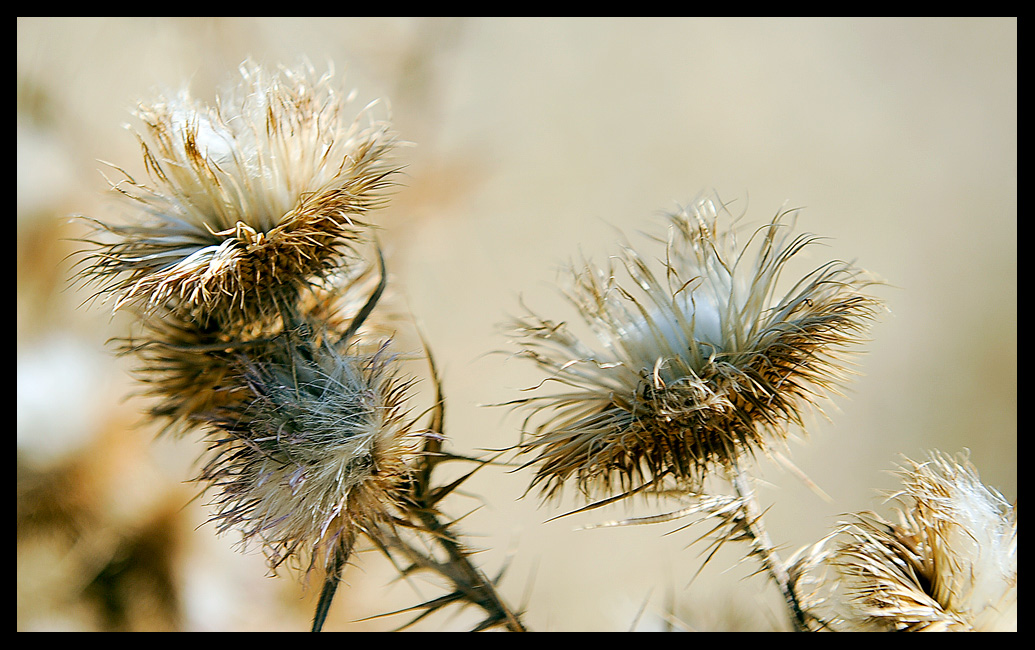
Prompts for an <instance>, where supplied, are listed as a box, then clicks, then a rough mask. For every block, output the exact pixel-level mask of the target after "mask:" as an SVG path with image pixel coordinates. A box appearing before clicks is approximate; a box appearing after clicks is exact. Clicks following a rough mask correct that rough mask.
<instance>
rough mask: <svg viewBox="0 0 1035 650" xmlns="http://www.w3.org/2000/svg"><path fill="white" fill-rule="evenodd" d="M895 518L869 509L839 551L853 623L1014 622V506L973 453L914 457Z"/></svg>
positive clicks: (987, 627) (991, 626) (879, 626)
mask: <svg viewBox="0 0 1035 650" xmlns="http://www.w3.org/2000/svg"><path fill="white" fill-rule="evenodd" d="M900 474H901V476H902V479H903V486H904V487H903V490H902V492H901V493H899V494H898V495H896V498H897V500H898V507H897V512H896V514H897V521H895V522H890V521H887V520H885V519H883V518H882V517H880V516H878V515H876V514H874V513H863V514H859V515H857V517H856V520H855V521H854V522H853V523H849V524H845V525H844V527H843V528H842V531H841V532H842V533H843V538H844V539H842V541H841V542H840V544H839V545H838V547H837V550H836V553H835V555H834V558H833V560H832V563H833V564H834V566H836V567H837V569H838V570H839V572H840V574H841V576H842V581H843V585H842V588H843V590H844V596H843V598H844V602H843V607H842V608H843V610H844V611H843V612H842V615H843V617H844V619H845V622H846V624H847V626H848V628H849V629H876V630H896V631H899V630H907V631H950V630H984V631H992V630H1011V629H1012V630H1016V628H1017V508H1016V506H1014V505H1011V504H1010V503H1009V502H1007V501H1006V499H1004V498H1003V496H1002V495H1001V494H999V493H998V492H996V491H995V490H993V489H991V488H989V487H987V486H985V485H984V484H983V483H982V482H981V479H980V478H979V477H978V474H977V471H976V470H975V469H974V467H973V466H972V465H971V464H970V463H969V462H968V461H967V460H966V458H963V457H961V458H951V457H948V456H945V455H942V454H938V453H933V454H932V455H931V458H930V460H929V461H928V462H925V463H916V462H914V461H907V466H906V467H905V468H904V469H903V470H902V471H901V473H900Z"/></svg>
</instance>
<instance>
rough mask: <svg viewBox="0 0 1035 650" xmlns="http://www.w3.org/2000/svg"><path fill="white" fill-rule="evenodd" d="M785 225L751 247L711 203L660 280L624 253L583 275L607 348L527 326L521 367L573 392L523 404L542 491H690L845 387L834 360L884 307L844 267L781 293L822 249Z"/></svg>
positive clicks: (758, 234) (557, 330) (779, 219)
mask: <svg viewBox="0 0 1035 650" xmlns="http://www.w3.org/2000/svg"><path fill="white" fill-rule="evenodd" d="M790 214H791V213H788V212H781V213H779V214H777V215H776V216H775V217H774V218H773V219H772V221H770V222H769V223H767V224H765V225H763V226H762V227H760V228H758V229H757V230H755V231H754V232H747V233H746V235H747V240H746V241H744V242H741V241H739V240H738V237H739V236H742V235H744V234H745V233H737V231H736V230H735V229H734V227H733V224H732V223H731V221H732V218H731V215H729V213H728V212H727V211H726V208H725V206H724V205H722V204H721V203H719V202H718V201H717V199H713V198H702V199H700V200H698V201H697V202H695V203H694V204H693V205H692V206H691V207H690V208H688V209H685V210H682V211H680V212H678V213H676V214H672V215H670V216H669V229H668V237H667V239H665V240H662V241H659V242H658V243H664V248H663V250H662V251H660V252H663V254H664V258H663V262H662V264H661V266H660V269H658V270H657V271H655V270H653V269H652V267H651V264H649V263H648V261H647V260H646V259H645V258H644V257H642V256H641V255H640V254H639V253H638V252H636V251H635V250H633V249H632V248H631V247H630V246H628V245H626V246H625V247H624V248H623V250H622V251H621V253H620V255H618V256H616V257H615V258H612V262H611V264H610V265H609V266H608V267H606V268H600V267H596V266H592V265H589V264H586V265H585V267H584V268H581V269H573V282H572V287H571V289H570V293H569V298H570V299H571V301H572V302H573V303H574V304H575V306H576V307H577V308H578V313H579V316H580V317H581V318H582V319H583V320H584V321H585V322H586V323H588V324H589V326H590V327H591V328H592V330H593V331H594V333H595V334H596V336H597V338H598V339H599V343H600V345H599V346H597V347H591V346H589V345H587V344H585V343H583V342H582V341H580V340H579V339H578V338H577V337H576V336H575V335H573V334H572V333H571V332H570V331H569V329H568V327H567V326H566V325H565V324H564V323H556V322H552V321H548V320H544V319H541V318H539V317H537V316H534V315H532V316H529V317H527V318H524V319H521V320H519V321H517V323H516V327H515V331H514V332H513V335H514V337H515V339H516V341H517V342H518V344H519V345H520V346H521V352H520V353H519V354H520V355H522V356H524V357H527V358H528V359H531V360H532V361H533V362H534V363H535V364H537V365H538V366H539V367H540V368H542V369H543V370H544V371H546V373H547V375H548V380H550V381H554V382H558V383H560V384H562V385H564V386H566V387H567V388H566V389H565V390H562V391H560V392H555V393H551V394H543V395H537V396H534V397H530V398H527V399H522V400H517V401H516V402H515V403H517V404H521V405H525V406H527V407H529V408H530V409H531V411H532V412H531V415H530V416H529V418H530V420H531V419H535V418H537V417H538V418H539V421H538V425H537V428H536V429H535V432H534V435H533V437H532V438H531V439H530V440H528V441H525V442H523V443H522V444H521V445H520V446H519V449H520V451H521V452H523V453H529V454H535V458H534V459H533V460H532V461H531V462H530V463H529V464H530V465H531V464H534V465H535V466H536V467H537V473H536V476H535V478H534V480H533V483H532V484H533V485H536V484H541V488H542V490H543V492H544V493H545V494H546V495H553V494H555V493H557V491H558V490H559V488H560V487H561V486H562V485H563V484H564V483H565V481H567V480H568V479H570V478H574V479H575V481H576V484H577V487H578V488H579V489H580V490H581V491H582V492H583V493H584V494H586V495H587V496H589V495H590V493H591V492H593V491H596V490H597V489H601V490H602V491H604V492H606V493H613V492H614V490H615V488H618V489H620V490H623V491H626V492H629V491H635V490H639V489H641V488H645V487H648V486H652V485H653V486H655V487H658V488H660V486H661V483H662V481H663V480H665V479H666V477H670V478H671V479H674V480H675V481H676V482H677V483H678V484H680V485H681V486H682V487H683V488H690V489H694V488H696V487H698V486H699V485H700V482H701V481H702V480H703V478H704V476H705V475H706V474H707V472H708V471H709V470H710V468H712V467H715V466H719V467H727V468H728V467H731V466H732V465H734V464H735V463H736V462H737V459H738V458H739V457H740V456H741V455H743V454H745V453H754V452H756V451H760V450H765V449H766V448H767V446H768V445H769V444H770V443H771V442H772V441H773V440H783V439H784V437H785V436H786V435H787V425H788V424H789V423H798V424H800V420H801V416H802V414H803V411H804V410H805V409H806V408H807V407H808V406H810V405H811V404H813V402H814V401H815V398H816V396H817V394H821V393H823V392H824V389H834V388H836V385H837V383H838V382H839V381H841V379H842V378H843V375H844V370H843V360H842V359H841V355H840V353H841V352H843V351H844V349H845V347H846V346H848V345H849V344H852V343H855V342H856V341H857V340H858V337H859V334H860V332H861V331H862V330H863V329H864V327H865V326H866V324H867V322H868V321H869V320H870V319H871V318H872V316H874V314H875V312H876V310H877V309H878V307H879V303H878V302H877V301H876V300H875V299H873V298H872V297H870V296H868V295H866V294H864V293H863V289H864V288H865V287H866V286H867V285H868V284H870V283H869V282H868V281H867V280H866V279H865V278H864V277H863V275H862V273H861V272H860V271H859V270H857V269H855V268H853V267H852V266H851V265H849V264H846V263H843V262H829V263H827V264H824V265H822V266H820V267H819V268H817V269H815V270H814V271H812V272H811V273H809V274H807V275H805V276H804V277H802V278H801V279H800V280H797V281H796V282H795V283H794V284H793V285H792V286H791V287H790V289H789V290H788V291H786V293H779V291H780V288H779V287H778V286H777V285H778V282H777V281H778V279H780V275H781V272H783V271H784V269H785V267H786V265H787V263H788V262H789V261H790V260H791V258H792V257H794V256H795V255H797V254H798V253H800V252H801V250H802V249H803V248H805V247H806V246H808V245H809V244H810V243H811V242H813V241H814V238H813V237H812V236H810V235H794V234H793V233H792V229H791V225H792V224H790V223H788V221H789V219H788V217H789V216H790ZM615 262H617V264H615ZM616 266H617V267H619V268H617V269H616V268H615V267H616ZM619 271H623V272H624V275H625V276H627V277H628V279H629V280H631V283H629V282H626V281H624V280H620V279H619V277H620V276H619ZM545 383H546V382H544V384H545Z"/></svg>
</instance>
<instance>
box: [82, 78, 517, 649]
mask: <svg viewBox="0 0 1035 650" xmlns="http://www.w3.org/2000/svg"><path fill="white" fill-rule="evenodd" d="M241 73H242V79H241V82H240V83H239V84H238V85H236V86H234V87H232V88H230V89H228V90H227V91H226V92H225V93H224V94H222V95H220V97H219V99H218V101H217V102H216V103H215V105H213V106H209V105H206V104H203V103H201V102H198V101H196V100H194V99H192V98H191V97H190V96H189V95H188V94H187V93H181V94H180V95H178V96H176V97H174V98H169V99H160V100H159V101H157V102H156V103H153V104H144V105H141V106H140V107H139V109H138V111H137V115H138V116H139V117H140V119H141V120H142V122H143V124H144V130H143V132H142V133H141V134H140V136H139V137H140V141H141V146H142V149H143V155H144V163H145V166H146V168H147V172H148V174H149V176H150V180H151V183H152V184H151V185H147V184H144V183H139V182H137V181H135V180H134V179H133V178H132V177H130V176H129V174H126V176H127V178H126V180H124V181H122V182H119V183H116V184H114V185H113V188H114V189H115V190H116V191H117V192H118V193H119V195H120V196H122V197H123V198H125V199H126V200H128V202H129V205H130V206H131V207H133V208H134V210H133V211H132V214H131V217H132V221H131V222H129V223H127V224H118V225H116V224H107V223H103V222H100V221H97V220H90V222H91V223H92V224H93V226H94V227H95V229H96V231H97V237H96V238H95V239H93V240H88V241H89V243H91V244H93V245H94V247H95V248H94V251H93V252H92V254H90V255H89V256H88V257H86V258H85V259H86V266H85V267H84V269H83V270H82V272H81V277H82V278H83V279H84V281H85V282H87V283H91V282H92V283H96V284H97V285H99V287H100V289H99V291H98V294H99V295H102V296H105V297H113V298H114V306H113V310H119V309H131V310H133V313H134V314H135V315H136V316H137V317H138V320H139V323H140V326H141V330H142V334H141V335H140V336H139V337H136V338H129V339H124V340H123V342H122V346H121V351H122V353H124V354H133V355H136V357H137V358H138V359H139V360H141V361H142V366H141V367H140V368H139V370H138V371H137V374H138V378H139V379H140V380H141V381H142V384H143V386H144V389H143V392H144V394H146V395H148V396H150V397H152V398H154V402H153V406H152V407H151V410H150V414H151V415H152V416H153V417H154V418H155V419H156V420H162V421H165V422H166V427H165V429H166V430H169V429H173V430H177V431H180V432H186V431H191V430H196V429H201V430H203V431H204V432H205V433H206V436H207V438H206V439H207V443H208V455H207V456H206V458H205V464H204V466H203V469H202V471H201V475H200V476H199V477H198V479H197V480H199V481H200V482H202V483H203V484H205V485H206V486H208V488H209V489H211V490H212V491H213V492H215V494H214V496H213V498H212V503H211V505H212V506H213V507H214V514H213V516H212V521H213V522H214V524H215V527H216V529H217V531H218V532H220V533H223V532H227V531H230V530H235V531H238V532H240V533H241V535H242V538H243V539H242V546H243V547H246V548H247V547H249V546H252V545H254V544H256V543H257V544H259V545H260V546H261V548H262V550H263V552H264V553H265V554H266V556H267V559H268V562H269V565H270V567H271V569H272V570H274V571H275V570H276V569H277V568H278V567H281V566H282V565H285V563H286V565H287V566H292V567H295V568H298V569H300V570H301V572H302V573H303V575H309V574H310V573H311V572H314V571H315V572H316V573H317V574H318V575H321V576H322V580H323V584H324V586H323V591H322V595H321V599H320V602H319V604H318V606H317V613H316V616H315V620H314V630H318V629H321V627H322V625H323V621H324V617H325V616H326V615H327V610H328V607H329V605H330V602H331V599H332V598H333V595H334V592H335V589H336V587H337V584H338V582H339V580H340V578H341V573H342V571H343V569H344V567H345V564H346V563H347V562H348V560H349V558H350V557H351V554H352V551H353V547H354V545H355V543H356V541H357V539H359V538H360V537H361V536H365V537H366V538H367V539H369V540H370V541H372V542H373V543H374V545H375V546H376V547H378V548H380V549H381V550H382V551H384V552H385V553H386V554H388V555H390V556H392V557H395V556H396V555H400V556H402V557H404V558H405V559H406V560H408V561H411V562H413V563H414V565H415V567H414V570H416V569H424V570H431V571H433V572H437V573H439V574H440V575H441V576H444V577H446V578H447V581H451V582H452V583H453V586H454V588H455V590H456V591H455V592H454V595H455V594H460V595H459V596H458V597H455V598H453V600H452V601H450V600H448V599H447V600H445V601H443V602H454V601H456V600H461V601H467V602H469V603H473V604H476V605H478V606H480V607H482V609H484V610H485V612H486V614H487V617H486V619H485V622H484V623H483V624H482V625H483V626H484V627H491V626H495V625H505V626H507V627H509V628H511V629H521V624H520V621H518V620H517V618H516V616H515V615H514V614H513V613H512V612H511V611H510V610H509V609H508V608H507V607H506V606H505V605H504V604H503V603H502V601H501V600H500V599H499V597H498V595H497V594H496V592H495V590H494V588H493V584H492V582H491V581H489V580H488V579H487V578H485V576H484V575H483V574H481V572H480V571H478V570H477V569H476V568H475V567H473V566H472V565H471V564H470V563H469V561H468V560H469V553H468V551H466V550H465V549H464V547H463V546H462V545H461V544H460V542H459V541H458V539H457V534H456V531H454V530H453V528H452V522H446V521H442V520H441V513H440V512H439V511H438V509H437V503H438V501H439V500H441V498H442V497H444V496H445V495H447V494H449V493H450V492H451V491H452V490H453V489H454V488H455V487H456V486H457V485H459V482H454V483H451V484H450V485H448V486H445V487H437V488H436V487H434V486H433V484H432V482H431V470H432V468H433V466H434V465H435V464H436V463H437V462H440V461H442V460H448V459H449V458H450V455H449V454H447V453H444V452H442V451H441V438H442V427H441V417H440V415H439V416H438V417H433V418H432V423H431V424H432V427H431V430H428V429H425V428H422V427H420V426H418V425H417V424H416V422H415V420H414V419H413V417H412V416H411V414H410V410H411V408H412V407H411V406H409V393H410V390H409V389H410V388H411V385H412V383H413V380H412V379H410V378H408V377H405V376H403V375H402V373H401V370H400V364H399V358H400V356H399V353H397V352H394V351H393V347H392V344H391V336H390V333H388V332H384V333H380V332H379V331H378V328H377V326H376V325H374V320H373V319H371V316H372V313H373V311H374V309H375V308H376V307H377V306H378V303H379V301H380V300H381V298H382V296H383V294H384V291H385V288H386V284H387V274H386V271H385V264H384V258H383V256H382V255H381V252H380V248H379V247H376V246H375V247H373V248H375V249H376V250H375V252H376V260H374V261H369V260H368V259H364V256H363V255H362V251H363V250H364V249H367V250H369V249H370V248H372V243H371V240H372V237H371V236H370V235H369V231H370V226H369V225H368V224H367V223H366V221H365V219H366V216H367V213H368V212H369V211H370V210H372V209H374V208H377V207H380V206H382V205H383V204H385V202H386V196H385V190H386V189H388V188H389V187H390V186H391V183H392V176H393V174H395V173H396V172H397V171H398V167H397V166H395V165H394V164H393V163H392V162H391V159H390V157H389V154H390V153H391V151H392V148H393V147H394V145H395V143H396V141H395V137H394V135H393V134H392V132H391V130H390V129H389V127H388V125H387V123H384V122H375V121H372V120H367V121H366V122H365V123H364V122H362V120H364V116H363V115H361V116H360V118H358V119H356V120H353V121H348V120H345V119H344V114H345V109H346V107H347V104H348V103H349V101H351V100H350V98H349V97H347V96H345V95H342V94H340V93H339V92H338V91H337V89H336V87H335V86H334V85H333V84H332V77H331V76H330V74H328V75H325V76H323V77H316V76H315V75H314V73H313V70H312V69H311V68H310V67H303V68H299V69H282V70H280V71H279V72H277V73H270V72H267V71H266V70H264V69H262V68H260V67H258V66H254V65H250V64H246V65H245V66H243V67H242V69H241ZM365 112H366V111H364V113H365ZM438 409H441V407H438ZM429 454H430V455H429ZM401 529H405V530H407V531H409V532H408V533H407V535H408V536H404V535H403V534H402V532H401ZM420 534H424V535H425V536H426V537H427V538H428V539H430V542H427V546H431V547H434V546H436V545H438V546H440V547H442V549H444V550H442V551H441V553H443V554H447V555H448V556H449V557H448V559H447V560H446V561H442V562H439V561H437V560H436V559H435V555H434V551H429V550H424V549H422V550H420V551H418V550H415V549H417V548H418V547H417V546H416V545H415V542H414V540H412V539H411V537H412V536H413V535H420ZM426 541H427V540H426ZM425 548H426V547H425ZM440 605H441V604H434V603H433V604H425V605H422V606H418V607H417V608H415V609H417V610H420V609H424V610H426V612H425V613H429V612H430V611H434V610H435V609H437V608H438V607H439V606H440Z"/></svg>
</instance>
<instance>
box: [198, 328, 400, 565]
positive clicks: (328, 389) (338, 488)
mask: <svg viewBox="0 0 1035 650" xmlns="http://www.w3.org/2000/svg"><path fill="white" fill-rule="evenodd" d="M394 361H395V358H394V356H393V355H392V354H391V352H390V350H389V348H388V345H387V343H386V344H384V345H381V346H380V347H378V348H377V349H375V350H373V351H364V350H362V349H360V348H358V347H356V346H355V345H351V346H349V347H348V348H347V349H345V350H341V349H339V348H338V347H337V346H336V345H334V343H333V342H332V340H331V339H330V338H329V337H328V335H326V334H324V333H319V332H309V333H303V334H302V335H298V334H294V335H287V336H284V337H281V338H279V339H278V341H277V343H276V344H274V345H271V346H270V348H269V350H268V351H267V353H266V354H264V355H263V356H261V357H260V358H255V357H249V356H248V355H241V356H239V357H238V359H237V362H236V364H235V369H236V370H238V371H239V372H240V377H241V379H242V381H243V382H244V384H246V386H247V389H248V396H249V398H248V399H246V400H236V401H234V402H233V403H231V404H228V405H225V406H223V407H221V408H219V409H216V411H215V412H213V413H212V414H211V416H210V417H209V422H210V423H211V424H212V425H213V427H214V428H215V432H214V435H213V436H212V438H211V439H212V443H211V451H212V452H213V454H212V457H211V458H210V459H209V461H208V462H207V464H206V465H205V467H204V470H203V471H202V473H201V476H200V477H199V480H201V481H203V482H206V483H208V484H209V485H211V486H212V487H215V488H218V489H219V491H220V492H219V494H218V495H217V496H215V498H214V505H215V506H216V509H217V512H216V514H215V516H214V517H213V520H214V521H215V522H216V526H217V529H218V531H219V532H221V533H222V532H225V531H228V530H231V529H236V530H239V531H240V532H241V533H242V534H243V538H244V543H245V545H247V544H248V543H250V542H253V541H257V542H259V543H260V544H261V545H262V548H263V551H264V553H265V554H266V556H267V559H268V561H269V564H270V567H271V568H272V569H274V570H275V569H276V568H277V567H279V566H280V565H282V564H283V563H284V562H285V561H287V560H289V559H292V558H293V559H294V560H295V564H296V566H297V567H299V568H302V569H303V570H304V571H306V572H308V571H310V570H313V569H316V570H324V571H328V572H330V571H334V570H337V567H336V566H335V564H336V562H338V560H337V559H336V558H337V554H338V553H344V555H345V556H347V555H348V552H349V551H350V550H351V548H352V545H353V543H354V541H355V540H356V538H357V537H358V536H359V535H360V534H363V533H366V534H368V535H371V536H373V537H375V538H376V536H377V529H378V527H379V526H380V525H381V524H384V523H390V522H391V521H392V520H393V519H394V518H395V516H396V510H395V508H396V507H397V506H398V504H399V503H400V501H401V500H402V499H403V498H404V495H405V493H406V489H407V488H408V485H409V482H410V480H411V474H412V467H413V458H414V457H415V454H416V453H417V446H418V442H419V436H416V435H414V434H412V433H411V431H410V421H409V420H408V419H407V418H406V407H405V403H406V391H407V388H408V386H409V383H408V382H407V381H405V380H403V379H401V378H400V377H399V376H397V374H396V373H395V371H394V367H395V363H394Z"/></svg>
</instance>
